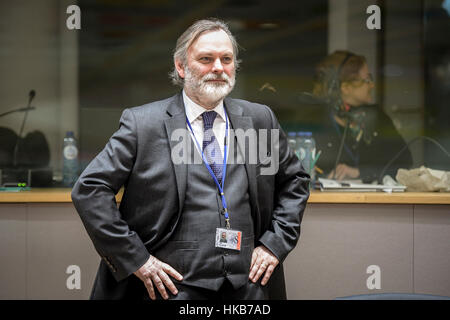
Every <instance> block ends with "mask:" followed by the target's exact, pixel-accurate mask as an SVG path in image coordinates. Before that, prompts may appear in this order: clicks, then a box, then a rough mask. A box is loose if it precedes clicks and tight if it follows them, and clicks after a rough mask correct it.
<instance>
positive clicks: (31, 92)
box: [28, 90, 36, 107]
mask: <svg viewBox="0 0 450 320" xmlns="http://www.w3.org/2000/svg"><path fill="white" fill-rule="evenodd" d="M35 96H36V91H34V90H30V92H29V93H28V107H29V106H30V104H31V101H33V99H34V97H35Z"/></svg>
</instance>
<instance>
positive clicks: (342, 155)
mask: <svg viewBox="0 0 450 320" xmlns="http://www.w3.org/2000/svg"><path fill="white" fill-rule="evenodd" d="M373 88H374V82H373V78H372V75H371V74H370V72H369V68H368V65H367V62H366V59H365V58H364V57H363V56H360V55H356V54H354V53H352V52H349V51H335V52H334V53H332V54H330V55H329V56H327V57H326V58H325V59H323V60H322V61H321V62H320V63H319V64H318V65H317V67H316V75H315V84H314V90H313V94H314V95H315V96H316V97H317V98H318V99H319V100H320V101H322V102H323V103H322V105H324V106H326V108H325V112H322V113H321V115H322V125H323V129H322V130H320V131H319V132H316V133H314V136H315V138H316V144H317V146H318V147H317V148H318V150H322V156H321V158H319V160H318V162H317V164H316V165H317V166H318V167H320V168H321V169H323V171H324V172H325V177H327V178H331V179H337V180H343V179H361V180H362V181H363V182H365V183H370V182H373V181H374V180H377V181H378V182H381V181H380V179H382V177H380V174H381V173H382V171H383V169H384V167H385V165H386V164H387V163H388V162H389V161H390V160H391V159H392V158H393V157H394V156H395V155H396V154H397V153H398V152H399V151H400V150H401V149H402V148H403V147H404V146H405V141H404V140H403V138H402V137H401V136H400V134H399V133H398V132H397V130H396V128H395V126H394V124H393V123H392V120H391V119H390V118H389V117H388V116H387V115H386V114H385V113H384V112H383V110H382V109H381V107H380V106H377V105H374V104H373V99H372V91H373ZM411 165H412V157H411V153H410V151H409V150H405V152H403V153H402V156H401V157H399V158H398V159H397V160H396V161H395V162H394V163H392V165H390V166H389V168H388V169H387V170H386V171H385V172H384V174H389V175H390V176H392V177H393V178H395V175H396V173H397V169H398V168H409V167H410V166H411Z"/></svg>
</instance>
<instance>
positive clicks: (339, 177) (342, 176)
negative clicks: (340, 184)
mask: <svg viewBox="0 0 450 320" xmlns="http://www.w3.org/2000/svg"><path fill="white" fill-rule="evenodd" d="M346 176H347V174H346V172H345V170H342V171H341V172H339V175H338V180H343V179H344V178H345V177H346Z"/></svg>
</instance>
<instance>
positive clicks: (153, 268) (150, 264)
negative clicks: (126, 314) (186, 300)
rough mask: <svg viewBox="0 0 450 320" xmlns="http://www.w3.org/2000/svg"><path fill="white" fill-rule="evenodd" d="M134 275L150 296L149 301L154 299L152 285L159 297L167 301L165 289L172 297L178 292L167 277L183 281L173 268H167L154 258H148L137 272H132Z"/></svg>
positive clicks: (167, 296)
mask: <svg viewBox="0 0 450 320" xmlns="http://www.w3.org/2000/svg"><path fill="white" fill-rule="evenodd" d="M134 275H135V276H136V277H138V278H139V279H141V280H142V282H144V284H145V287H146V288H147V291H148V294H149V295H150V299H152V300H155V299H156V295H155V288H154V286H153V284H154V285H155V286H156V288H157V289H158V291H159V293H160V294H161V296H162V297H163V298H164V299H168V298H169V295H168V294H167V291H166V288H165V287H167V288H169V290H170V292H172V293H173V294H174V295H176V294H177V293H178V290H177V288H176V287H175V285H174V284H173V282H172V280H170V278H169V275H170V276H172V277H174V278H175V279H177V280H178V281H181V280H183V276H182V275H181V274H179V273H178V272H177V271H176V270H175V269H174V268H172V267H171V266H169V265H168V264H167V263H164V262H162V261H160V260H158V259H157V258H155V257H154V256H150V258H149V259H148V260H147V262H146V263H145V264H144V265H143V266H142V267H140V268H139V270H137V271H136V272H134Z"/></svg>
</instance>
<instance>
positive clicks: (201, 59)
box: [200, 57, 211, 62]
mask: <svg viewBox="0 0 450 320" xmlns="http://www.w3.org/2000/svg"><path fill="white" fill-rule="evenodd" d="M210 60H211V59H210V58H208V57H201V58H200V61H201V62H209V61H210Z"/></svg>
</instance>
